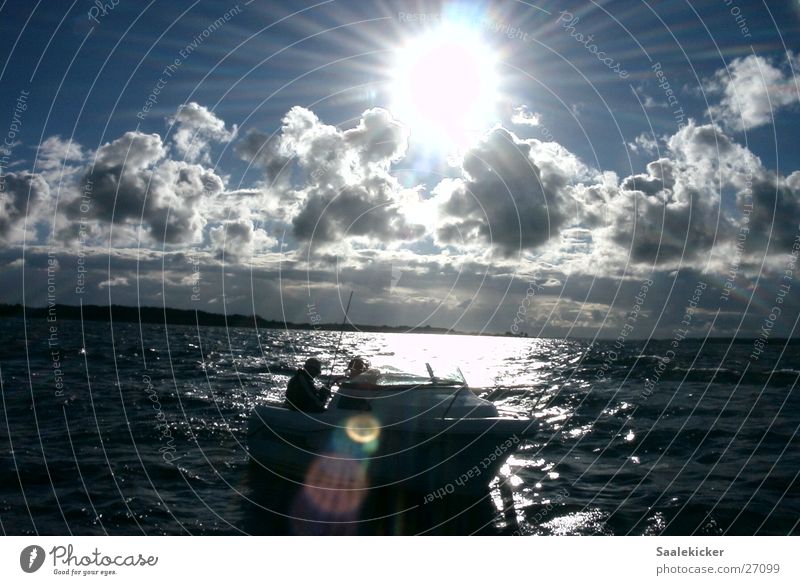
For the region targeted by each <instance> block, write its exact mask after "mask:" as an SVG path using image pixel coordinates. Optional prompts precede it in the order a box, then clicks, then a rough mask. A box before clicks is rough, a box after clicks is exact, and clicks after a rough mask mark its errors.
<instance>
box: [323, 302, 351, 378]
mask: <svg viewBox="0 0 800 585" xmlns="http://www.w3.org/2000/svg"><path fill="white" fill-rule="evenodd" d="M352 300H353V291H350V298H349V299H347V308H346V309H345V310H344V320H343V321H342V327H341V329H339V341H337V342H336V351H334V352H333V361H331V369H330V371H328V381H329V382H330V378H331V376H332V375H333V366H334V364H336V357H337V356H338V355H339V346H340V345H341V344H342V336H343V335H344V326H345V324H346V323H347V315H348V313H350V303H351V302H352Z"/></svg>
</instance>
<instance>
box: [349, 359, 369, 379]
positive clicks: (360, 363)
mask: <svg viewBox="0 0 800 585" xmlns="http://www.w3.org/2000/svg"><path fill="white" fill-rule="evenodd" d="M368 369H369V362H368V361H367V360H365V359H364V358H362V357H361V356H356V357H354V358H353V359H351V360H350V361H349V362H347V370H345V373H344V375H345V378H347V379H348V380H350V379H352V378H355V377H356V376H360V375H361V374H363V373H364V372H366V371H367V370H368Z"/></svg>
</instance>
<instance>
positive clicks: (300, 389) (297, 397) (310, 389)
mask: <svg viewBox="0 0 800 585" xmlns="http://www.w3.org/2000/svg"><path fill="white" fill-rule="evenodd" d="M321 373H322V362H320V361H319V360H318V359H317V358H308V359H307V360H306V363H305V365H303V367H302V368H300V369H299V370H297V373H296V374H295V375H294V376H292V379H291V380H289V385H288V386H287V387H286V407H287V408H291V409H292V410H300V411H303V412H323V411H324V410H325V403H326V402H327V401H328V398H330V396H331V391H330V390H329V389H328V388H325V387H324V386H323V387H321V388H317V386H316V385H315V384H314V378H316V377H317V376H319V375H320V374H321Z"/></svg>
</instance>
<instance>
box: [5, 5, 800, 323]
mask: <svg viewBox="0 0 800 585" xmlns="http://www.w3.org/2000/svg"><path fill="white" fill-rule="evenodd" d="M101 5H102V2H98V3H93V2H84V1H76V2H74V3H72V4H71V5H70V4H68V3H62V2H47V1H42V2H39V3H29V2H13V1H7V2H5V3H3V4H2V6H1V7H0V19H2V23H3V25H4V26H3V30H4V33H5V34H3V35H2V38H0V45H2V49H3V50H2V52H0V54H2V55H7V57H6V59H5V60H4V61H3V67H2V70H1V71H0V76H1V77H2V82H1V83H0V88H2V89H0V114H2V113H4V114H3V115H2V118H0V131H2V132H3V139H4V140H5V141H6V142H5V144H6V147H5V151H4V152H5V154H4V155H3V158H2V159H0V164H2V176H3V177H4V181H3V192H2V198H3V199H2V202H3V206H2V208H0V237H2V238H3V240H4V244H5V245H4V247H3V253H2V257H0V282H2V283H3V285H4V286H3V287H2V291H3V292H2V295H0V301H2V302H24V303H25V304H28V305H32V306H44V305H45V304H46V303H47V297H46V295H44V294H43V293H42V292H41V291H42V290H46V288H47V283H48V278H50V280H51V281H52V282H55V283H56V285H57V286H56V289H57V297H58V299H57V300H58V302H61V303H65V304H77V303H78V302H83V303H84V304H86V303H99V304H107V303H109V302H113V303H119V304H129V305H132V304H141V305H156V306H160V305H163V306H172V307H180V308H198V309H203V310H208V311H214V312H223V311H230V312H245V313H250V312H253V311H255V312H257V313H259V314H261V315H262V316H265V317H269V318H278V319H281V318H285V319H287V320H290V321H300V322H303V321H307V320H308V318H309V312H308V305H309V304H313V305H314V307H315V310H316V311H317V312H318V313H319V314H321V316H322V319H323V320H324V321H337V320H339V319H340V318H341V299H342V298H345V299H346V297H347V295H348V293H349V291H350V290H355V291H356V300H355V302H354V306H353V310H352V317H353V320H354V321H356V322H363V323H372V324H384V323H386V324H407V325H412V326H413V325H433V326H443V327H455V328H457V329H461V330H470V331H478V330H484V331H492V332H502V331H508V330H510V329H514V330H515V331H519V332H524V333H528V334H529V335H539V334H542V335H551V336H560V337H568V336H594V335H599V336H602V337H616V336H617V335H618V334H619V331H620V330H621V328H622V327H624V325H625V322H626V321H625V320H626V317H627V316H628V314H629V311H630V309H631V307H632V306H633V305H634V304H635V298H636V295H637V294H638V293H639V292H640V291H641V289H642V286H643V284H642V283H644V282H648V281H652V283H653V284H652V286H650V287H648V291H647V300H646V302H645V303H644V306H643V312H642V315H643V316H642V318H641V319H640V320H638V321H637V324H636V328H635V331H633V332H632V336H634V337H648V336H651V335H655V336H658V337H669V336H671V335H672V332H673V331H674V329H675V328H676V327H677V326H678V325H679V324H680V322H681V320H682V319H683V317H684V316H685V314H686V309H687V306H689V305H688V303H689V302H690V301H691V299H692V296H693V291H695V290H696V287H697V285H698V283H702V284H703V285H705V287H704V288H703V289H702V290H703V291H704V292H703V294H702V295H701V297H702V298H701V299H700V300H699V303H698V308H697V310H696V312H693V318H692V319H691V325H690V326H691V331H692V334H693V335H700V336H703V335H706V334H709V333H710V334H711V335H733V334H738V335H740V336H745V337H748V336H749V337H753V336H755V335H757V334H758V331H759V330H760V328H761V327H762V325H763V323H764V319H765V318H766V317H767V316H768V315H769V314H770V309H771V308H772V307H773V306H774V305H775V303H776V300H777V298H778V291H779V290H780V286H781V285H789V286H790V287H791V286H794V287H795V292H796V290H800V284H797V283H795V281H794V275H793V270H794V267H793V266H794V259H796V248H794V247H793V246H794V243H795V239H794V238H795V236H797V235H798V221H800V173H797V174H793V173H796V172H797V171H799V170H800V152H798V149H797V148H796V138H795V137H796V136H797V133H798V129H799V128H798V122H799V121H800V118H799V117H798V102H799V101H800V90H799V88H798V83H797V81H796V79H795V73H796V71H797V67H798V66H800V57H798V55H800V48H798V46H797V41H796V39H797V38H799V37H798V23H799V22H800V5H798V3H796V2H781V3H770V4H762V3H757V2H742V1H739V2H735V1H727V0H720V1H719V2H707V3H702V6H695V7H692V6H690V5H688V4H685V3H653V4H649V3H644V2H596V3H584V2H533V3H525V2H514V1H507V2H483V3H481V2H460V3H459V2H455V3H428V2H381V3H363V2H354V1H352V2H347V1H339V0H337V1H330V2H322V3H319V4H313V3H300V2H282V3H280V4H277V3H271V2H263V1H261V0H254V1H253V2H250V3H249V4H248V3H246V2H239V3H238V4H236V3H223V2H220V3H208V2H204V3H199V2H178V1H173V2H160V1H154V2H152V3H149V4H140V3H131V2H125V1H123V0H121V1H120V2H118V3H117V4H116V5H113V4H112V3H111V2H110V1H109V2H106V4H105V6H104V7H103V8H102V9H101ZM425 43H427V44H425ZM415 51H416V52H415ZM420 54H421V55H422V57H421V58H419V59H416V60H414V59H413V58H411V57H409V55H411V56H413V55H420ZM484 69H485V71H484ZM489 69H491V72H490V73H489ZM403 72H405V73H403ZM484 73H485V75H484ZM404 75H405V76H404ZM398 88H400V89H398ZM156 92H157V95H156ZM406 93H408V94H409V95H410V96H411V97H408V96H407V95H406ZM478 102H480V104H481V105H482V106H485V107H482V108H481V109H480V112H479V113H476V112H478V107H477V105H475V104H477V103H478ZM432 112H433V113H432ZM451 118H452V119H451ZM466 123H468V125H469V128H468V132H467V130H465V129H462V128H461V127H460V126H459V127H458V128H459V132H460V131H461V130H464V136H462V135H461V134H460V133H459V135H458V138H457V139H456V137H455V134H454V133H453V132H452V131H453V129H454V128H455V127H456V125H458V124H466ZM440 125H441V127H440ZM442 128H445V130H442ZM465 128H466V126H465ZM467 134H468V135H467ZM82 204H83V205H82ZM54 256H55V257H57V269H56V268H54V267H53V264H52V263H51V264H50V265H49V266H50V271H49V272H48V262H47V260H48V258H53V257H54ZM79 269H80V272H79ZM787 270H790V271H792V277H791V278H790V279H788V280H785V279H784V280H782V279H783V278H784V277H785V276H786V275H787ZM78 274H80V275H81V279H82V280H81V283H83V282H84V281H85V286H76V282H77V278H78V276H77V275H78ZM84 277H85V279H84ZM726 291H730V292H726ZM795 296H796V295H795ZM780 298H781V299H782V300H781V303H780V305H781V307H782V308H783V309H784V310H783V311H782V314H781V316H780V318H779V319H777V320H776V322H775V324H774V327H775V329H774V334H775V335H793V334H794V323H795V320H796V317H797V310H798V306H799V305H798V302H797V301H796V300H794V298H793V297H792V295H791V294H790V295H788V296H787V297H785V299H786V300H785V301H784V300H783V299H784V297H780ZM784 303H785V304H784ZM520 307H524V312H523V311H521V310H520ZM693 310H694V308H693Z"/></svg>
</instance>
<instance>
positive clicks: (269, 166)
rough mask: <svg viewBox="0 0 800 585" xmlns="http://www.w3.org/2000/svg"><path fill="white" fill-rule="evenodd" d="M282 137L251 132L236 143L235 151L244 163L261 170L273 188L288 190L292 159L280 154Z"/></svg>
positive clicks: (255, 131) (256, 131)
mask: <svg viewBox="0 0 800 585" xmlns="http://www.w3.org/2000/svg"><path fill="white" fill-rule="evenodd" d="M280 142H281V137H280V135H279V134H274V135H269V134H264V133H263V132H259V131H258V130H250V131H249V132H247V134H245V136H244V137H243V138H242V139H241V140H239V142H237V143H236V146H235V147H234V150H235V151H236V154H238V155H239V158H241V159H242V160H243V161H245V162H247V163H248V164H249V165H252V166H255V167H257V168H259V169H261V170H262V171H263V173H264V177H265V179H266V182H267V185H268V186H269V187H271V188H288V187H289V179H290V175H291V173H290V172H289V170H290V167H289V162H290V161H291V157H289V156H286V155H284V154H282V153H281V152H280Z"/></svg>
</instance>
